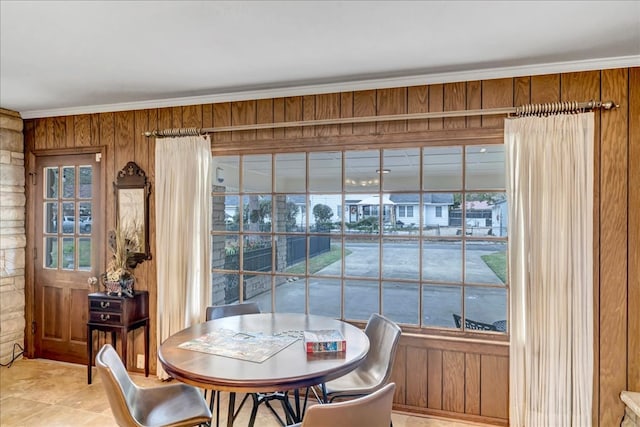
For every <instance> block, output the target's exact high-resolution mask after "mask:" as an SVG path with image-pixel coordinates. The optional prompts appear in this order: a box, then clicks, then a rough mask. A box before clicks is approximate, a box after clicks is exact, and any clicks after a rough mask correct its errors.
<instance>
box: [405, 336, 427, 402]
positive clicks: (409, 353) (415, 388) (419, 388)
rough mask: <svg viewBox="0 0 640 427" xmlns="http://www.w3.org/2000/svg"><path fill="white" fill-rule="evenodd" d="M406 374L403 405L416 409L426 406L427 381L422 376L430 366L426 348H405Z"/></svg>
mask: <svg viewBox="0 0 640 427" xmlns="http://www.w3.org/2000/svg"><path fill="white" fill-rule="evenodd" d="M404 348H406V350H405V352H406V355H405V358H406V367H407V374H408V375H407V374H405V378H406V390H407V391H406V395H405V403H406V404H407V405H410V406H415V407H418V408H426V407H427V406H428V395H429V390H428V387H429V386H428V381H427V378H425V376H424V372H425V368H426V367H428V366H430V363H429V361H428V354H427V351H428V350H427V349H426V348H419V347H413V346H405V347H404Z"/></svg>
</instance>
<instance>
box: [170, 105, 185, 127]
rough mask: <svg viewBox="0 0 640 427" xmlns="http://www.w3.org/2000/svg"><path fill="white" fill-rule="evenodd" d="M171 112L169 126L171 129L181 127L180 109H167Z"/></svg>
mask: <svg viewBox="0 0 640 427" xmlns="http://www.w3.org/2000/svg"><path fill="white" fill-rule="evenodd" d="M169 109H170V110H171V126H170V127H172V128H181V127H182V107H169Z"/></svg>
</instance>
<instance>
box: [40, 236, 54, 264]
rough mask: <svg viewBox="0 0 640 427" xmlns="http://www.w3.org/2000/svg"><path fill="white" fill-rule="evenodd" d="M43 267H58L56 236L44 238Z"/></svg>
mask: <svg viewBox="0 0 640 427" xmlns="http://www.w3.org/2000/svg"><path fill="white" fill-rule="evenodd" d="M44 250H45V253H44V257H42V258H43V261H44V265H43V266H44V268H58V238H57V237H45V238H44Z"/></svg>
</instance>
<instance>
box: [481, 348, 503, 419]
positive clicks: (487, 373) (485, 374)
mask: <svg viewBox="0 0 640 427" xmlns="http://www.w3.org/2000/svg"><path fill="white" fill-rule="evenodd" d="M480 378H481V381H480V414H481V415H483V416H487V417H495V418H502V419H506V418H508V416H509V411H508V408H509V358H508V357H501V356H491V355H486V354H483V355H481V358H480Z"/></svg>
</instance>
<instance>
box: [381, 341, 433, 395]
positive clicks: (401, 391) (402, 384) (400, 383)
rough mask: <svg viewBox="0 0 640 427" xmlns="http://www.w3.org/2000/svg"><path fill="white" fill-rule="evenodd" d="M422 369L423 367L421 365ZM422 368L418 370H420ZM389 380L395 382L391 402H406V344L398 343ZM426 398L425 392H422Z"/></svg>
mask: <svg viewBox="0 0 640 427" xmlns="http://www.w3.org/2000/svg"><path fill="white" fill-rule="evenodd" d="M423 369H424V367H423ZM421 371H422V370H420V371H418V372H421ZM390 381H391V382H394V383H396V391H395V393H394V396H393V402H394V403H397V404H400V405H404V404H405V402H406V392H407V387H406V385H407V346H406V345H398V349H397V350H396V358H395V360H394V362H393V370H392V371H391V380H390ZM425 384H426V383H425ZM424 396H425V399H426V393H425V394H424Z"/></svg>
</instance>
